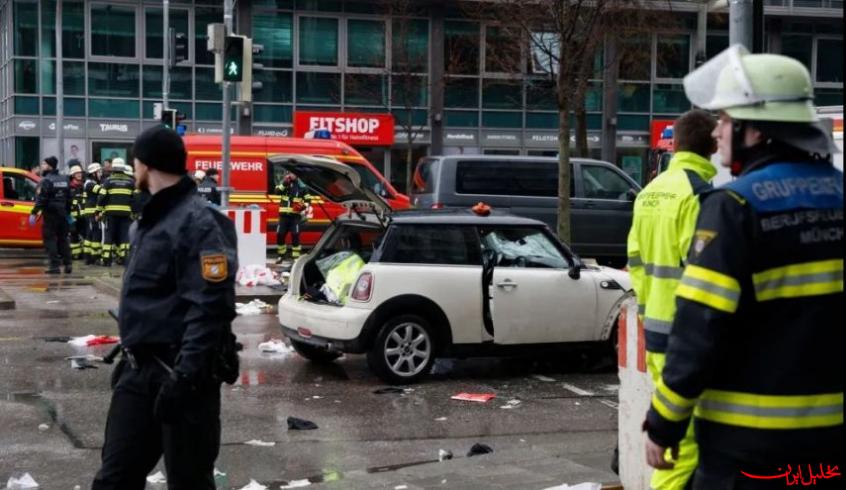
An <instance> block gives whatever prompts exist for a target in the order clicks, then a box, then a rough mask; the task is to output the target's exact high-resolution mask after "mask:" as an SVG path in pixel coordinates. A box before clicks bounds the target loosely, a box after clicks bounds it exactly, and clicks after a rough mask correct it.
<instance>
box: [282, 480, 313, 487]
mask: <svg viewBox="0 0 846 490" xmlns="http://www.w3.org/2000/svg"><path fill="white" fill-rule="evenodd" d="M309 485H311V482H310V481H308V480H291V481H289V482H288V484H287V485H282V486H281V487H279V488H300V487H307V486H309Z"/></svg>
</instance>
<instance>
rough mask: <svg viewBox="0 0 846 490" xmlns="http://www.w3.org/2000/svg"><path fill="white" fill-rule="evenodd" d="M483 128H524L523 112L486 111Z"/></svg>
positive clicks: (483, 113) (483, 115) (483, 116)
mask: <svg viewBox="0 0 846 490" xmlns="http://www.w3.org/2000/svg"><path fill="white" fill-rule="evenodd" d="M482 126H484V127H488V128H522V127H523V113H522V112H502V111H484V112H482Z"/></svg>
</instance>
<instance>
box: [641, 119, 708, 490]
mask: <svg viewBox="0 0 846 490" xmlns="http://www.w3.org/2000/svg"><path fill="white" fill-rule="evenodd" d="M716 125H717V121H716V118H715V117H714V116H712V115H711V114H709V113H707V112H705V111H702V110H692V111H688V112H686V113H685V114H683V115H682V116H681V117H679V119H678V120H677V121H675V123H673V140H674V146H675V153H674V154H673V157H672V160H671V161H670V165H669V167H668V168H667V170H666V171H664V172H662V173H661V174H660V175H658V177H656V178H655V180H653V181H652V182H650V183H649V185H647V186H646V187H645V188H644V189H643V190H642V191H641V192H640V194H638V196H637V199H636V200H635V204H634V216H633V218H632V227H631V230H630V231H629V239H628V260H629V274H630V277H631V278H632V287H633V289H634V291H635V294H636V295H637V302H638V314H639V315H640V316H641V318H642V320H643V327H644V333H645V337H646V351H647V353H646V359H647V370H648V371H649V374H650V376H651V377H652V380H653V382H654V383H655V384H656V385H657V384H658V381H659V380H660V378H661V371H662V370H663V368H664V352H665V351H666V349H667V339H668V336H669V334H670V327H671V326H672V324H673V317H674V315H675V312H676V298H675V292H676V287H677V286H678V284H679V279H680V278H681V275H682V270H683V266H684V260H685V258H686V257H687V251H688V249H689V248H690V242H691V240H692V239H693V232H694V230H695V228H696V218H697V216H698V215H699V194H701V193H702V192H703V191H706V190H709V189H710V188H711V185H710V183H709V182H710V181H711V179H712V178H714V176H715V175H716V174H717V169H716V168H714V166H713V165H712V164H711V161H710V159H709V158H710V156H711V154H712V153H714V152H716V149H717V148H716V142H715V140H714V138H713V137H712V136H711V133H712V132H713V131H714V127H715V126H716ZM697 454H698V453H697V449H696V442H695V440H694V437H693V429H692V426H691V427H690V428H688V432H687V434H686V436H685V438H684V439H682V441H681V443H680V444H679V456H678V458H677V459H676V460H675V467H674V468H672V469H667V470H656V471H655V472H654V473H653V474H652V488H653V489H655V490H680V489H683V488H685V485H686V484H687V482H688V480H690V477H691V476H692V475H693V471H694V470H695V469H696V464H697Z"/></svg>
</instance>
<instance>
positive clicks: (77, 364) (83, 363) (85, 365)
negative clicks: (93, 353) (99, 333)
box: [70, 359, 97, 369]
mask: <svg viewBox="0 0 846 490" xmlns="http://www.w3.org/2000/svg"><path fill="white" fill-rule="evenodd" d="M70 362H71V368H72V369H97V366H95V365H94V364H91V362H90V361H88V360H86V359H71V360H70Z"/></svg>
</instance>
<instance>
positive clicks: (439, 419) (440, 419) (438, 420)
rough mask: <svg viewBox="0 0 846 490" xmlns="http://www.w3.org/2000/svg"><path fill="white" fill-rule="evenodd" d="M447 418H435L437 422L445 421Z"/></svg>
mask: <svg viewBox="0 0 846 490" xmlns="http://www.w3.org/2000/svg"><path fill="white" fill-rule="evenodd" d="M446 419H447V418H446V417H438V418H436V419H435V422H444V421H446Z"/></svg>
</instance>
